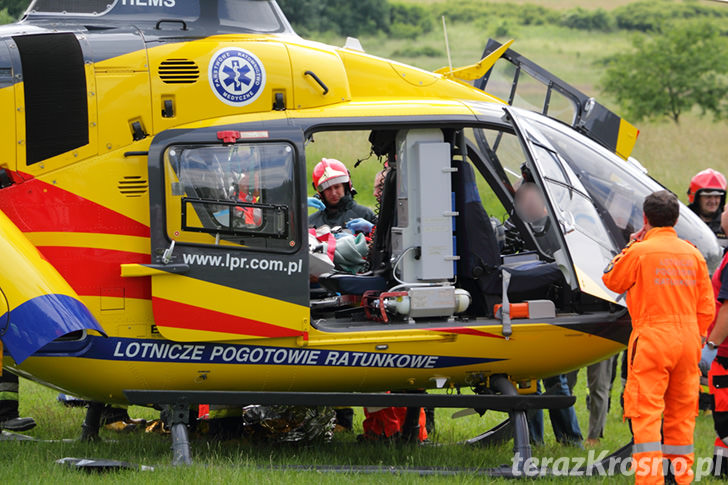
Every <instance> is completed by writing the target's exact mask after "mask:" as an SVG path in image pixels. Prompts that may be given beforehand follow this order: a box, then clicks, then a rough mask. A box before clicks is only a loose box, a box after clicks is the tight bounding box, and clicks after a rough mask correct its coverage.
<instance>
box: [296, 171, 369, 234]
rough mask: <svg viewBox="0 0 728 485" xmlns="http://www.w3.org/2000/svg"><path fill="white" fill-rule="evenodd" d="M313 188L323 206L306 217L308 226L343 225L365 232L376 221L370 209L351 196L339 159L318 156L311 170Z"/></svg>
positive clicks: (349, 184) (367, 231)
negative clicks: (317, 161)
mask: <svg viewBox="0 0 728 485" xmlns="http://www.w3.org/2000/svg"><path fill="white" fill-rule="evenodd" d="M312 178H313V188H314V189H316V192H318V193H319V196H320V197H321V200H322V201H323V208H321V210H319V211H318V212H314V213H313V214H311V215H310V216H309V217H308V225H309V226H313V227H321V226H323V225H328V226H329V227H332V228H333V227H336V226H341V227H346V228H347V229H350V230H352V231H353V232H355V233H356V232H363V233H365V234H369V233H370V232H371V230H372V227H374V224H375V223H376V220H377V218H376V215H375V214H374V211H372V210H371V209H369V208H368V207H364V206H361V205H359V204H357V203H356V202H355V201H354V199H353V194H352V190H351V178H350V177H349V170H347V168H346V166H345V165H344V164H343V163H341V162H340V161H338V160H336V159H333V158H322V159H321V161H320V162H319V163H317V164H316V166H315V167H314V169H313V176H312Z"/></svg>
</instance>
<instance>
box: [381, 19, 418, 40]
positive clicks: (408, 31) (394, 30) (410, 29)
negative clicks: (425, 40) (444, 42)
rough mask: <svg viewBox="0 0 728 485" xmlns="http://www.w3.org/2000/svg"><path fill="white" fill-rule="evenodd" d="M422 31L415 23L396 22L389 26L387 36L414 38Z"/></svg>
mask: <svg viewBox="0 0 728 485" xmlns="http://www.w3.org/2000/svg"><path fill="white" fill-rule="evenodd" d="M422 33H423V32H422V29H421V28H420V27H418V26H417V25H409V24H403V23H400V22H397V23H395V24H392V25H391V26H390V27H389V36H390V37H391V38H393V39H416V38H417V37H419V35H420V34H422Z"/></svg>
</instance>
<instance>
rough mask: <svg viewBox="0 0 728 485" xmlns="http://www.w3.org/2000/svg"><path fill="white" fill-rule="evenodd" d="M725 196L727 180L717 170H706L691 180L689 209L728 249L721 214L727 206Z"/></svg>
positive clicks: (727, 240)
mask: <svg viewBox="0 0 728 485" xmlns="http://www.w3.org/2000/svg"><path fill="white" fill-rule="evenodd" d="M725 194H726V179H725V176H724V175H723V174H722V173H720V172H718V171H717V170H713V169H712V168H708V169H705V170H703V171H702V172H698V173H697V174H695V177H693V178H692V179H691V180H690V187H689V188H688V200H689V202H690V205H688V207H690V209H692V211H693V212H695V213H696V214H697V215H698V216H699V217H700V218H701V219H702V220H703V222H705V223H706V224H707V225H708V227H710V230H711V231H713V233H714V234H715V235H716V237H717V238H718V243H719V244H720V245H721V247H723V248H725V247H728V239H727V238H726V234H725V232H724V231H723V228H722V227H721V224H720V217H721V213H722V212H723V207H724V206H725Z"/></svg>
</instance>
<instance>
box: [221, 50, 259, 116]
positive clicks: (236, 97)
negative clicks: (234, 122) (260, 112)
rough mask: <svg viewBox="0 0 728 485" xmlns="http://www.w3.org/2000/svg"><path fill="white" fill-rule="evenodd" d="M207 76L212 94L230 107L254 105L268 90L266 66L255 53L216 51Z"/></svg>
mask: <svg viewBox="0 0 728 485" xmlns="http://www.w3.org/2000/svg"><path fill="white" fill-rule="evenodd" d="M208 73H209V80H210V87H211V88H212V92H213V93H215V96H217V98H218V99H219V100H220V101H222V102H223V103H225V104H228V105H230V106H236V107H241V106H246V105H248V104H250V103H252V102H253V101H255V100H256V99H258V96H260V94H261V93H262V92H263V89H264V88H265V68H264V67H263V63H262V62H260V59H258V58H257V57H256V56H255V54H253V53H252V52H249V51H247V50H245V49H240V48H238V47H228V48H225V49H221V50H219V51H217V52H215V54H213V56H212V60H211V61H210V68H209V69H208Z"/></svg>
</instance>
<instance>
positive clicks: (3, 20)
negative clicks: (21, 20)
mask: <svg viewBox="0 0 728 485" xmlns="http://www.w3.org/2000/svg"><path fill="white" fill-rule="evenodd" d="M12 22H15V19H14V18H13V16H12V15H10V14H9V13H8V9H7V8H4V9H2V10H0V25H3V24H9V23H12Z"/></svg>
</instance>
